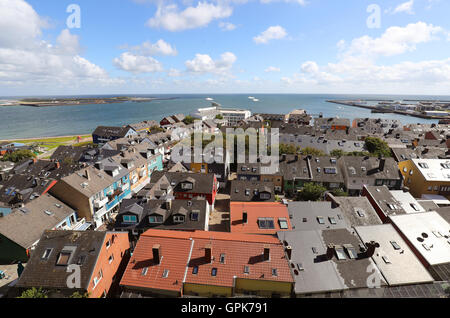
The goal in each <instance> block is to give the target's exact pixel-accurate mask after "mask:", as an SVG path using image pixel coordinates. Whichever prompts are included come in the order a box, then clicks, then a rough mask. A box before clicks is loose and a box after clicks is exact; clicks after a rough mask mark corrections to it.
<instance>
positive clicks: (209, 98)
mask: <svg viewBox="0 0 450 318" xmlns="http://www.w3.org/2000/svg"><path fill="white" fill-rule="evenodd" d="M206 100H207V101H213V100H214V99H212V98H211V97H207V98H206Z"/></svg>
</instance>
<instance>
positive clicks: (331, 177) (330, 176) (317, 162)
mask: <svg viewBox="0 0 450 318" xmlns="http://www.w3.org/2000/svg"><path fill="white" fill-rule="evenodd" d="M305 160H306V164H307V167H308V170H309V175H310V179H309V180H308V181H309V182H313V183H316V184H320V185H322V186H324V187H325V188H327V189H329V190H331V189H343V188H344V176H343V174H342V172H341V171H340V168H339V166H338V162H337V158H335V157H329V156H323V157H318V156H311V155H309V156H306V157H305Z"/></svg>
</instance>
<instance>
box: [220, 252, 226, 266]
mask: <svg viewBox="0 0 450 318" xmlns="http://www.w3.org/2000/svg"><path fill="white" fill-rule="evenodd" d="M220 263H221V264H225V254H220Z"/></svg>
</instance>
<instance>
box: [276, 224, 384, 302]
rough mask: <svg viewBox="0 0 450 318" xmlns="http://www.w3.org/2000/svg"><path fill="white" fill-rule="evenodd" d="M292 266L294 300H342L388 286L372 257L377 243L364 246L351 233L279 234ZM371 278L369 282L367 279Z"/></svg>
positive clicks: (310, 231)
mask: <svg viewBox="0 0 450 318" xmlns="http://www.w3.org/2000/svg"><path fill="white" fill-rule="evenodd" d="M277 236H278V238H279V240H280V241H281V242H283V244H284V246H286V254H287V258H288V259H289V262H290V264H291V269H290V270H291V273H292V277H293V278H294V280H295V287H294V294H295V296H296V297H343V295H344V294H345V292H348V291H349V290H355V291H356V292H359V291H361V290H363V291H366V290H367V289H368V287H370V286H368V282H369V281H370V282H373V285H374V286H373V287H383V286H386V285H387V283H386V281H385V279H384V278H383V276H382V275H381V274H380V272H379V270H378V269H377V267H376V265H375V263H374V261H373V259H372V256H373V255H374V254H375V253H376V252H377V251H378V249H377V243H376V242H363V241H361V239H360V238H359V237H358V235H357V234H356V233H355V232H354V231H353V230H350V229H346V228H340V229H315V230H301V231H298V230H294V231H285V232H278V233H277ZM369 277H370V279H369Z"/></svg>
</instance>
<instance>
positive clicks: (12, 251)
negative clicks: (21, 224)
mask: <svg viewBox="0 0 450 318" xmlns="http://www.w3.org/2000/svg"><path fill="white" fill-rule="evenodd" d="M17 261H21V262H23V263H26V262H27V261H28V255H27V251H26V249H24V248H23V247H22V246H20V245H18V244H16V243H14V242H13V241H11V240H10V239H9V238H7V237H6V236H4V235H2V234H0V264H2V265H7V264H11V263H13V262H17Z"/></svg>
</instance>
